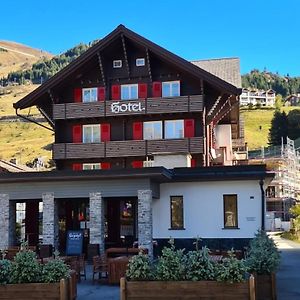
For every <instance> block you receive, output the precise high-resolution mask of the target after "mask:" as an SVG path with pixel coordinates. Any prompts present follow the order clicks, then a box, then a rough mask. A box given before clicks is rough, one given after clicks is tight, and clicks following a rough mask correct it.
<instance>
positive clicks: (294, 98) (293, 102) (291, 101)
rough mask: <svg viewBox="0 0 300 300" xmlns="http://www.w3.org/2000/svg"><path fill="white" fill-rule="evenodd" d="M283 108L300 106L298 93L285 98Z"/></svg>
mask: <svg viewBox="0 0 300 300" xmlns="http://www.w3.org/2000/svg"><path fill="white" fill-rule="evenodd" d="M284 105H285V106H300V93H298V94H292V95H289V96H288V97H286V98H285V100H284Z"/></svg>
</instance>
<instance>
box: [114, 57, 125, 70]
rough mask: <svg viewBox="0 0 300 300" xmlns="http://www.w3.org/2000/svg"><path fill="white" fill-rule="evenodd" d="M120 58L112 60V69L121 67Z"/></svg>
mask: <svg viewBox="0 0 300 300" xmlns="http://www.w3.org/2000/svg"><path fill="white" fill-rule="evenodd" d="M122 65H123V64H122V60H121V59H115V60H113V68H114V69H120V68H122Z"/></svg>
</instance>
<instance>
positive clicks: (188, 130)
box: [184, 119, 195, 138]
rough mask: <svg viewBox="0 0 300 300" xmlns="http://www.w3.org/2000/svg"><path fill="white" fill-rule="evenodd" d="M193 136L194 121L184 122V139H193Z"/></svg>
mask: <svg viewBox="0 0 300 300" xmlns="http://www.w3.org/2000/svg"><path fill="white" fill-rule="evenodd" d="M194 136H195V126H194V120H193V119H188V120H184V137H188V138H189V137H194Z"/></svg>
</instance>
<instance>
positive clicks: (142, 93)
mask: <svg viewBox="0 0 300 300" xmlns="http://www.w3.org/2000/svg"><path fill="white" fill-rule="evenodd" d="M138 87H139V98H147V90H148V88H147V83H139V85H138Z"/></svg>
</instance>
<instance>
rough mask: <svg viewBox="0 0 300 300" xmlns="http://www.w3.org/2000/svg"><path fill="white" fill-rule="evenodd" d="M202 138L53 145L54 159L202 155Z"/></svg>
mask: <svg viewBox="0 0 300 300" xmlns="http://www.w3.org/2000/svg"><path fill="white" fill-rule="evenodd" d="M203 152H204V144H203V137H193V138H184V139H168V140H148V141H145V140H140V141H132V140H129V141H110V142H103V143H99V144H73V143H65V144H54V145H53V158H54V159H90V158H98V159H100V158H114V157H133V156H148V155H153V154H157V153H191V154H195V153H203Z"/></svg>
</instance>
